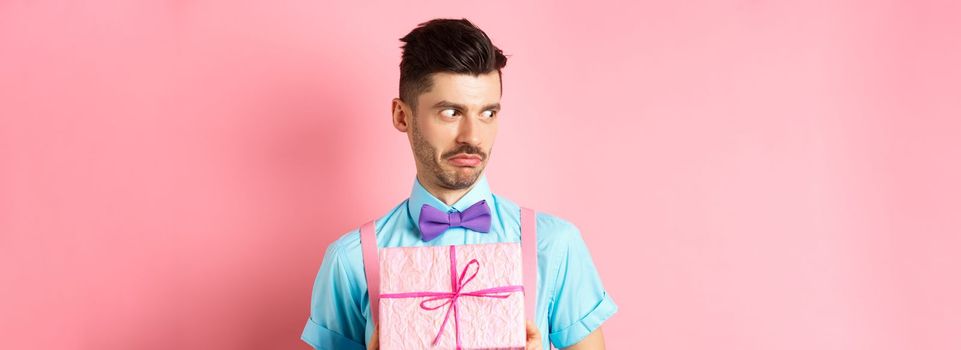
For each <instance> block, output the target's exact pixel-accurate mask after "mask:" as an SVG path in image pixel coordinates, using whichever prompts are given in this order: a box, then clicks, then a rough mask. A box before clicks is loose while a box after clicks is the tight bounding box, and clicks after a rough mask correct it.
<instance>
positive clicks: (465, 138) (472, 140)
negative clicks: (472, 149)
mask: <svg viewBox="0 0 961 350" xmlns="http://www.w3.org/2000/svg"><path fill="white" fill-rule="evenodd" d="M480 127H481V126H480V125H478V121H477V118H474V116H470V117H467V118H461V122H460V125H459V127H458V130H457V142H458V143H467V144H471V145H477V144H479V143H480V131H481V130H480Z"/></svg>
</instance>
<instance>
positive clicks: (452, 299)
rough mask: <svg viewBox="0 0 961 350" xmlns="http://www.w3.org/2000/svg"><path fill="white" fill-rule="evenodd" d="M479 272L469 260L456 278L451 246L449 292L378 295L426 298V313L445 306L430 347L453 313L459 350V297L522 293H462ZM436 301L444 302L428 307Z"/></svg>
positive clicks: (513, 289) (494, 290)
mask: <svg viewBox="0 0 961 350" xmlns="http://www.w3.org/2000/svg"><path fill="white" fill-rule="evenodd" d="M471 266H474V267H475V268H474V272H473V274H471V275H470V277H467V272H468V270H470V268H471ZM479 270H480V262H478V261H477V259H471V261H469V262H468V263H467V265H465V266H464V269H463V270H461V273H460V278H457V251H456V250H455V248H454V246H453V245H452V246H450V282H451V291H450V292H409V293H383V294H381V295H380V297H381V298H422V297H428V298H427V299H424V301H421V302H420V308H421V309H424V310H427V311H432V310H437V309H440V308H442V307H444V306H445V305H446V306H447V312H446V313H445V315H444V322H442V323H441V324H440V330H438V331H437V335H436V336H434V341H433V342H431V345H437V342H438V341H439V340H440V336H441V334H444V328H446V327H447V321H448V320H449V319H450V315H451V312H452V311H453V313H454V336H455V339H456V342H457V349H458V350H459V349H460V348H461V343H460V322H459V317H458V315H457V300H458V299H459V298H460V297H478V298H498V299H504V298H508V297H510V293H513V292H522V291H524V286H521V285H511V286H501V287H494V288H487V289H480V290H475V291H470V292H464V291H463V290H464V286H466V285H467V283H469V282H470V281H471V280H473V279H474V277H476V276H477V272H478V271H479ZM465 277H466V278H467V280H464V278H465ZM502 293H508V294H502ZM438 300H444V302H443V303H440V304H438V305H436V306H429V303H431V302H435V301H438Z"/></svg>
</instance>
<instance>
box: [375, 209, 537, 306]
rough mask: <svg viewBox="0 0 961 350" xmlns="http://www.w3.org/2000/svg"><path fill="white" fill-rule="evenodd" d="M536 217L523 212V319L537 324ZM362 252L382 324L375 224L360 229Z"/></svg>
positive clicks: (530, 212)
mask: <svg viewBox="0 0 961 350" xmlns="http://www.w3.org/2000/svg"><path fill="white" fill-rule="evenodd" d="M536 223H537V217H536V213H535V212H534V210H532V209H528V208H521V259H522V260H521V261H522V263H523V264H524V266H523V273H524V312H525V314H524V316H525V317H526V318H527V319H529V320H534V321H536V320H537V319H536V318H535V310H536V308H535V306H536V305H537V225H536ZM360 248H361V251H362V252H363V255H364V274H366V275H367V294H368V295H369V296H370V313H371V316H373V318H374V320H375V322H376V323H379V322H380V318H379V315H380V257H379V256H378V255H377V235H376V231H375V227H374V221H370V222H368V223H366V224H364V226H361V227H360Z"/></svg>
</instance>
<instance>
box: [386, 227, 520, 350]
mask: <svg viewBox="0 0 961 350" xmlns="http://www.w3.org/2000/svg"><path fill="white" fill-rule="evenodd" d="M454 253H455V258H456V265H457V266H455V271H456V275H457V276H458V279H460V278H459V277H460V276H461V275H462V274H466V277H467V278H469V277H470V276H472V275H473V271H475V270H476V271H477V273H476V275H473V279H470V281H468V282H466V283H465V284H463V289H462V291H463V292H465V293H469V292H471V291H478V290H484V289H490V288H499V287H516V286H522V285H523V276H522V267H521V247H520V244H518V243H493V244H472V245H458V246H456V247H455V252H454ZM379 254H380V264H381V269H380V271H381V275H380V279H381V295H382V296H384V295H390V294H395V295H396V294H398V293H408V294H409V293H417V292H441V293H451V291H452V287H453V286H452V284H451V259H450V256H451V248H450V246H438V247H398V248H384V249H381V250H380V252H379ZM474 259H476V260H477V263H476V264H470V263H469V262H470V261H471V260H474ZM469 264H470V265H475V266H468V265H469ZM465 267H468V269H467V271H465V270H464V269H465ZM467 278H465V280H466V279H467ZM492 294H496V295H500V296H505V297H504V298H488V297H476V296H466V295H461V296H459V297H458V298H457V301H456V304H457V316H456V320H455V315H454V312H453V310H451V312H450V316H449V318H448V320H447V323H446V324H443V323H444V318H445V315H446V314H447V312H448V308H449V307H451V306H450V305H444V306H442V307H439V308H437V309H435V310H425V309H423V308H422V307H421V305H422V304H421V303H422V302H423V301H425V300H427V299H430V297H402V298H384V297H382V298H381V299H380V324H381V326H380V346H381V349H384V350H391V349H403V350H410V349H456V348H457V346H456V344H457V343H456V340H457V339H456V338H457V335H456V329H457V328H458V327H459V328H460V343H461V345H462V347H461V348H462V349H523V348H524V346H525V341H526V340H525V336H526V333H525V328H524V294H523V292H521V291H514V292H501V293H492ZM445 301H447V300H446V299H445V300H436V301H433V302H429V303H428V304H429V305H432V306H438V305H442V304H444V303H445ZM455 322H456V323H455ZM442 324H443V331H442V332H440V330H441V327H442ZM439 332H440V336H439V338H437V344H436V345H435V346H432V345H431V343H432V342H433V341H434V339H435V337H436V336H437V335H438V333H439Z"/></svg>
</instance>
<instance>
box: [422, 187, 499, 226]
mask: <svg viewBox="0 0 961 350" xmlns="http://www.w3.org/2000/svg"><path fill="white" fill-rule="evenodd" d="M481 200H486V201H487V205H488V206H489V207H490V208H491V222H492V223H493V222H497V211H496V210H494V196H493V195H492V194H491V190H490V185H488V184H487V174H481V176H480V178H478V179H477V182H475V183H474V187H472V188H471V189H470V190H469V191H467V194H464V196H463V197H461V198H460V199H458V200H457V202H454V204H453V205H447V204H445V203H444V202H443V201H441V200H440V199H437V197H434V195H432V194H431V193H430V192H427V189H425V188H424V186H422V185H421V184H420V180H418V179H417V177H416V176H415V177H414V188H413V189H411V191H410V198H409V199H408V200H407V212H408V213H409V214H410V218H411V220H412V221H413V223H414V226H417V227H419V225H418V223H419V222H420V209H421V207H423V206H424V204H429V205H430V206H432V207H434V208H437V210H440V211H443V212H445V213H450V212H452V211H458V212H463V211H464V210H467V208H469V207H470V206H471V205H474V204H475V203H477V202H479V201H481ZM418 232H419V231H418Z"/></svg>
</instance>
